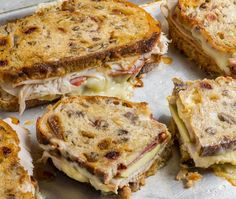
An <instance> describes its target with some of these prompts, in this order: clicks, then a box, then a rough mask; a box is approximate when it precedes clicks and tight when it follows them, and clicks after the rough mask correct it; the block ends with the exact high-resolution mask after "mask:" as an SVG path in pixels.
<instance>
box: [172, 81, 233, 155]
mask: <svg viewBox="0 0 236 199" xmlns="http://www.w3.org/2000/svg"><path fill="white" fill-rule="evenodd" d="M175 81H176V80H175ZM174 93H175V95H176V106H177V110H178V115H179V117H180V118H181V119H182V120H183V122H184V124H185V126H186V128H187V130H188V132H189V136H190V139H191V141H192V142H193V143H195V144H196V146H197V150H198V152H199V154H200V156H212V155H217V154H220V153H223V152H225V151H229V150H230V151H232V150H235V149H236V144H235V143H236V117H235V111H236V81H235V79H233V78H230V77H218V78H217V79H215V80H207V79H204V80H197V81H188V82H182V81H180V80H178V81H176V82H175V90H174Z"/></svg>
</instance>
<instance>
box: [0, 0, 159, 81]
mask: <svg viewBox="0 0 236 199" xmlns="http://www.w3.org/2000/svg"><path fill="white" fill-rule="evenodd" d="M159 36H160V24H159V22H157V21H155V20H154V19H153V18H152V17H151V16H150V15H149V14H148V13H147V12H145V11H144V10H143V9H142V8H139V7H138V6H136V5H135V4H132V3H129V2H127V1H125V0H112V1H110V0H102V1H93V0H67V1H62V2H59V3H58V4H55V5H54V6H48V7H46V8H41V9H39V10H38V12H36V13H34V14H33V15H31V16H28V17H25V18H22V19H19V20H17V21H15V22H11V23H8V24H6V25H3V26H1V27H0V49H1V55H0V66H1V69H0V77H1V78H0V79H1V82H10V83H19V82H21V81H25V80H28V79H44V78H48V77H55V76H62V75H65V74H66V73H70V72H74V71H80V70H83V69H85V68H89V67H94V66H98V67H99V66H102V65H104V63H105V62H107V61H110V60H114V59H119V58H120V57H121V56H123V57H125V56H131V55H137V54H143V53H146V52H149V51H151V50H152V49H153V47H154V46H155V45H156V44H157V43H158V40H159Z"/></svg>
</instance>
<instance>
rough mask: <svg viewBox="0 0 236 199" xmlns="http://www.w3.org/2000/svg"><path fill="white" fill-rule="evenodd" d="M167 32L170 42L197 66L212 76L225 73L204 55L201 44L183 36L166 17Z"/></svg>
mask: <svg viewBox="0 0 236 199" xmlns="http://www.w3.org/2000/svg"><path fill="white" fill-rule="evenodd" d="M168 23H169V34H170V37H171V39H172V44H173V45H174V46H176V47H177V48H178V49H179V50H180V51H181V52H183V53H184V54H185V55H187V56H188V58H189V59H190V60H192V61H194V62H195V63H197V64H198V66H199V68H200V69H202V70H203V71H205V72H206V73H208V74H210V75H212V76H218V75H222V74H225V73H224V71H222V70H220V68H219V66H218V65H217V64H216V62H215V61H214V60H213V59H212V58H211V57H209V56H208V55H206V54H205V53H204V51H203V50H202V48H201V46H199V44H197V43H196V42H195V41H194V40H190V39H189V38H187V37H185V36H184V35H183V34H182V33H181V32H180V31H179V30H178V29H177V28H176V27H175V25H174V24H173V22H172V20H171V19H170V18H168Z"/></svg>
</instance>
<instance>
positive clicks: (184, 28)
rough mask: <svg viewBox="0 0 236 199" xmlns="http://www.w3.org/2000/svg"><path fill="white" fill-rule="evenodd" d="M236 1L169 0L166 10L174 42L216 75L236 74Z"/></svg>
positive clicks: (164, 7)
mask: <svg viewBox="0 0 236 199" xmlns="http://www.w3.org/2000/svg"><path fill="white" fill-rule="evenodd" d="M235 10H236V4H235V1H232V0H226V1H222V0H214V1H210V0H197V1H196V0H168V1H167V4H166V5H165V6H163V11H164V13H165V15H166V16H167V19H168V22H169V34H170V37H171V39H172V41H173V44H174V45H175V46H176V47H177V48H178V49H180V50H181V51H182V52H184V53H185V54H186V55H187V56H188V57H189V58H190V59H191V60H193V61H194V62H196V63H197V64H198V65H199V66H200V68H201V69H203V70H204V71H206V72H208V73H210V74H212V75H217V76H219V75H229V76H234V77H235V76H236V39H235V38H236V27H235V22H236V15H235Z"/></svg>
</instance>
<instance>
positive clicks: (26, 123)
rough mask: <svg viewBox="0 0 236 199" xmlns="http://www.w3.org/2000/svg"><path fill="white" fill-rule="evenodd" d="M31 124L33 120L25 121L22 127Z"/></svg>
mask: <svg viewBox="0 0 236 199" xmlns="http://www.w3.org/2000/svg"><path fill="white" fill-rule="evenodd" d="M32 124H34V121H33V120H26V121H25V122H24V125H32Z"/></svg>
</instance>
